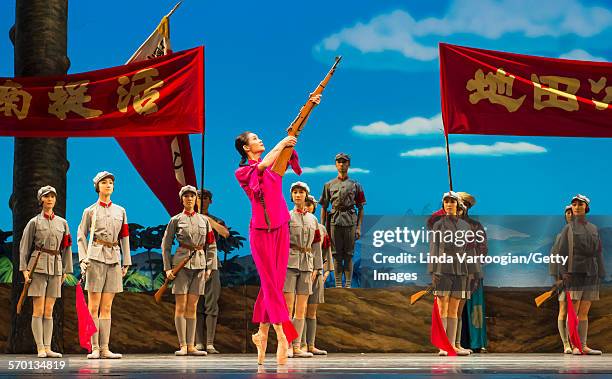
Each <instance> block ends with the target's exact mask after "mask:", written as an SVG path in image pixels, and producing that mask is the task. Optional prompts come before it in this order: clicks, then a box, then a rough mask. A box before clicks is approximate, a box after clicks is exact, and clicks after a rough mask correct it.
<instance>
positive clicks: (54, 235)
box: [19, 212, 72, 275]
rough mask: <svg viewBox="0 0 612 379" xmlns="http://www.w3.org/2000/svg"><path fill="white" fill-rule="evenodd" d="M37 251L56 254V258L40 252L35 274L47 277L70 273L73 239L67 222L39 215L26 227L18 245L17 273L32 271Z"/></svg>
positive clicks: (56, 217) (42, 214) (57, 217)
mask: <svg viewBox="0 0 612 379" xmlns="http://www.w3.org/2000/svg"><path fill="white" fill-rule="evenodd" d="M38 248H43V249H47V250H54V251H59V252H60V254H59V255H53V254H48V253H45V252H42V255H41V256H40V258H39V259H38V263H37V264H36V269H35V270H34V272H37V273H40V274H47V275H62V274H70V273H72V238H71V237H70V231H69V229H68V223H67V222H66V220H64V219H63V218H61V217H59V216H56V215H53V217H51V218H47V217H45V216H44V213H42V212H41V213H40V214H39V215H37V216H36V217H33V218H32V219H31V220H30V221H28V223H27V224H26V227H25V229H24V230H23V235H22V236H21V243H20V244H19V271H25V270H31V269H32V266H34V260H35V259H36V256H38V255H39V254H41V251H40V250H39V249H38Z"/></svg>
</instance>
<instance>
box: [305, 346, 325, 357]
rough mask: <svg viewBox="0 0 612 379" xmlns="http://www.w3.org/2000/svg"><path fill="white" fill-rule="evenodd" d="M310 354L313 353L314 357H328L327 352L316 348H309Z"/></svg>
mask: <svg viewBox="0 0 612 379" xmlns="http://www.w3.org/2000/svg"><path fill="white" fill-rule="evenodd" d="M308 352H310V353H312V354H313V355H327V350H321V349H317V348H316V347H314V346H309V347H308Z"/></svg>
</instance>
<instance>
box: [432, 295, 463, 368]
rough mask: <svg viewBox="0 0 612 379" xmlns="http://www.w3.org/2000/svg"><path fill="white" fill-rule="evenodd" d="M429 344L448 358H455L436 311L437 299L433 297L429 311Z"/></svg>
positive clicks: (438, 313) (437, 310)
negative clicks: (445, 353) (444, 352)
mask: <svg viewBox="0 0 612 379" xmlns="http://www.w3.org/2000/svg"><path fill="white" fill-rule="evenodd" d="M431 343H432V344H433V345H434V346H435V347H437V348H438V349H441V350H444V351H446V352H447V353H448V355H449V356H451V357H453V356H456V355H457V353H456V352H455V349H454V348H453V347H452V346H451V344H450V342H449V341H448V336H447V335H446V331H445V330H444V325H442V319H441V318H440V310H439V309H438V298H437V297H436V296H434V302H433V309H432V311H431Z"/></svg>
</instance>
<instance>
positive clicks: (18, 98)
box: [0, 80, 32, 120]
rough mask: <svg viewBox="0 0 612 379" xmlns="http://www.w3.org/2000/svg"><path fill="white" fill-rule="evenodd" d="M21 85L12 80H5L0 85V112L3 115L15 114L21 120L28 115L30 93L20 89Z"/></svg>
mask: <svg viewBox="0 0 612 379" xmlns="http://www.w3.org/2000/svg"><path fill="white" fill-rule="evenodd" d="M21 87H22V86H21V84H19V83H15V82H14V81H12V80H7V81H6V82H4V84H3V85H1V86H0V112H4V115H5V116H12V115H13V114H14V115H15V116H17V119H19V120H23V119H24V118H26V117H27V116H28V111H29V110H30V102H31V101H32V95H30V94H29V93H27V92H26V91H24V90H22V89H20V88H21Z"/></svg>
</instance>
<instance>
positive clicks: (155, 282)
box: [153, 271, 166, 291]
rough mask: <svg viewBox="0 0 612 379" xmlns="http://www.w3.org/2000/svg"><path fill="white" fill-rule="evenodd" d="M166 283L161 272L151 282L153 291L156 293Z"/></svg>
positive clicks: (164, 276)
mask: <svg viewBox="0 0 612 379" xmlns="http://www.w3.org/2000/svg"><path fill="white" fill-rule="evenodd" d="M165 282H166V275H165V274H164V273H163V271H162V272H160V273H159V274H157V276H156V277H155V280H153V290H155V291H157V290H158V289H159V288H160V287H161V286H163V285H164V283H165Z"/></svg>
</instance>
